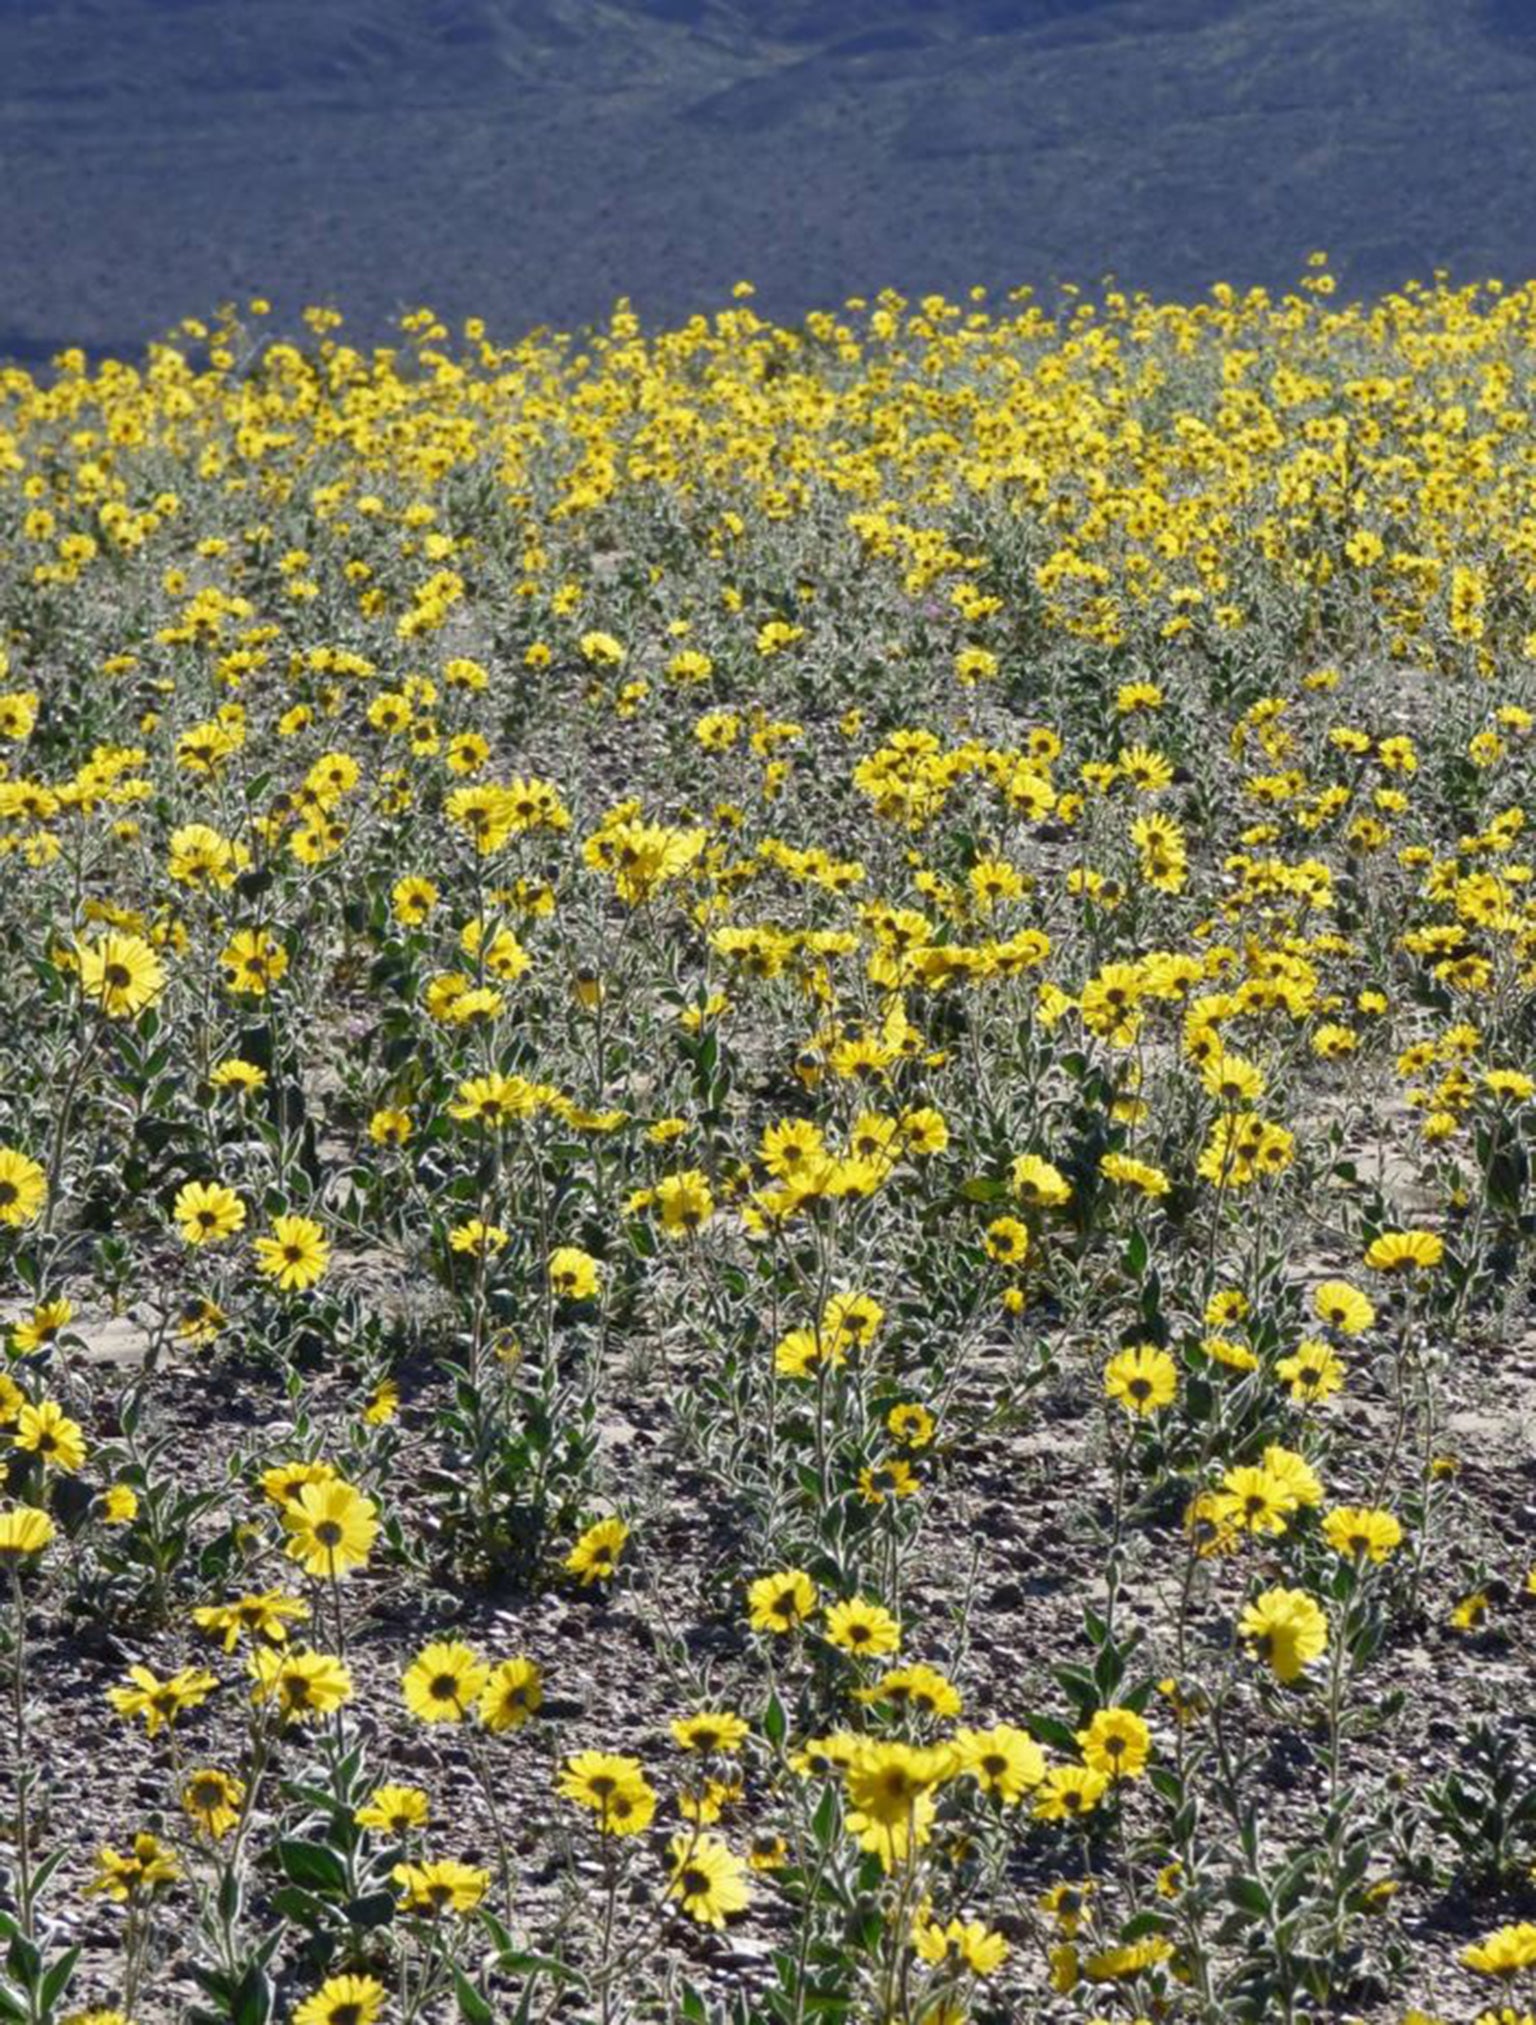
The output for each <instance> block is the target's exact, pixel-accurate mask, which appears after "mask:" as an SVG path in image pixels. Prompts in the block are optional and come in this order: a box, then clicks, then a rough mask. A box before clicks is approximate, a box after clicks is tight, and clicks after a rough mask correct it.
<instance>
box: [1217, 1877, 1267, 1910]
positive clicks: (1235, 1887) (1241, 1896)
mask: <svg viewBox="0 0 1536 2025" xmlns="http://www.w3.org/2000/svg"><path fill="white" fill-rule="evenodd" d="M1227 1897H1228V1898H1229V1899H1231V1901H1232V1903H1233V1904H1234V1905H1235V1906H1240V1907H1241V1908H1242V1910H1243V1911H1244V1912H1249V1913H1252V1914H1253V1915H1254V1916H1255V1918H1257V1919H1261V1920H1267V1919H1268V1918H1269V1916H1270V1913H1271V1911H1272V1910H1273V1907H1272V1906H1271V1903H1270V1897H1269V1893H1268V1892H1267V1891H1266V1890H1265V1889H1264V1887H1263V1885H1262V1884H1260V1882H1259V1880H1258V1879H1257V1878H1256V1877H1232V1878H1228V1880H1227Z"/></svg>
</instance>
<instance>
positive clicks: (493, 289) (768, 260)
mask: <svg viewBox="0 0 1536 2025" xmlns="http://www.w3.org/2000/svg"><path fill="white" fill-rule="evenodd" d="M1533 169H1536V5H1531V4H1529V0H259V4H253V0H0V188H3V190H4V192H5V201H4V203H3V204H0V287H3V291H4V293H3V298H0V356H4V355H6V354H9V355H11V356H19V357H23V358H36V357H41V356H46V354H47V353H48V351H49V350H51V349H52V348H54V347H55V346H57V345H59V344H62V343H64V342H83V343H87V344H90V345H93V346H100V345H104V344H107V345H115V346H127V345H133V344H137V343H139V342H142V341H143V340H144V339H145V338H146V337H149V336H152V335H154V334H156V333H157V332H159V331H161V330H163V329H164V328H165V327H167V326H168V325H169V324H170V323H171V322H173V321H174V320H175V319H176V318H177V317H179V316H181V315H183V314H185V313H187V312H188V311H193V310H201V309H206V308H211V307H212V306H213V304H214V303H215V302H216V301H218V300H220V299H221V298H224V297H226V296H230V295H236V294H240V293H249V292H251V291H252V290H255V289H258V288H259V289H262V290H264V291H265V292H267V293H269V294H271V295H272V296H274V298H275V299H276V300H277V302H278V303H279V306H280V308H282V309H284V310H286V311H287V312H289V313H290V314H291V313H292V312H293V311H294V310H296V309H297V308H298V307H299V306H300V305H301V304H302V303H304V302H308V301H315V300H328V301H335V302H337V303H340V304H341V305H343V306H345V307H346V309H347V310H348V312H349V322H350V324H351V325H352V327H353V328H354V329H356V330H357V331H358V332H359V333H360V334H363V335H373V334H376V333H377V332H378V330H379V329H380V328H381V326H382V324H383V321H384V319H385V318H387V317H388V316H389V315H391V314H392V313H394V312H396V311H397V310H399V309H401V308H403V307H408V306H411V305H413V304H415V303H418V302H421V301H428V302H430V303H431V304H432V305H433V306H434V307H435V308H437V309H438V310H439V311H440V312H443V313H446V314H450V315H453V316H462V315H465V314H469V313H479V314H482V315H484V316H486V317H487V318H488V319H489V320H490V322H491V324H492V326H493V328H495V329H497V330H498V331H500V332H504V333H508V334H510V333H512V332H515V331H516V330H519V329H521V328H523V327H526V326H528V325H532V324H538V323H553V324H557V325H568V324H572V323H576V322H581V321H585V320H587V319H589V318H592V317H595V316H601V315H602V314H603V313H604V312H605V310H606V309H607V308H608V307H609V306H610V305H611V303H612V301H613V300H614V298H615V297H616V296H617V295H619V294H621V293H627V294H629V295H631V296H632V297H633V298H634V299H635V301H636V304H637V306H638V307H639V308H640V309H641V311H642V312H643V313H644V314H645V315H647V316H648V317H656V318H660V317H672V316H676V315H679V314H681V313H686V312H687V311H689V310H692V309H694V308H697V307H699V306H701V305H709V304H712V303H715V302H718V301H719V300H720V299H721V298H722V297H723V295H724V293H725V291H726V290H727V289H728V288H729V286H730V284H731V283H732V282H733V281H734V280H736V279H737V278H738V277H740V276H742V275H749V276H751V277H752V278H753V279H754V280H755V281H756V282H757V283H758V285H759V290H760V298H761V306H763V307H764V308H765V309H766V310H767V311H768V312H770V313H774V314H780V315H793V314H796V313H798V312H799V311H801V310H803V309H805V308H807V307H809V306H811V305H813V304H829V303H836V302H838V301H840V300H841V299H842V298H843V297H845V296H846V295H848V294H849V293H850V292H854V291H866V290H873V289H876V288H878V287H880V286H882V285H885V284H887V283H890V284H893V285H896V286H899V287H902V288H905V289H909V290H917V291H921V290H927V289H942V290H945V291H947V292H951V293H954V292H957V291H960V290H962V289H964V288H967V287H969V286H971V285H972V284H974V283H976V282H986V283H988V284H990V285H992V286H994V287H998V288H1003V287H1008V286H1012V285H1015V284H1018V283H1020V282H1031V283H1033V284H1035V285H1036V286H1037V287H1042V288H1047V289H1048V288H1050V287H1051V286H1052V285H1053V284H1054V283H1055V282H1056V281H1058V280H1064V279H1071V280H1077V281H1080V282H1084V283H1087V284H1090V285H1091V284H1094V283H1096V282H1097V281H1098V280H1099V279H1100V278H1101V277H1102V275H1103V274H1104V273H1105V272H1106V271H1108V270H1113V271H1114V272H1115V273H1116V274H1117V275H1118V276H1119V277H1120V278H1121V279H1122V280H1123V281H1124V282H1126V283H1128V284H1132V285H1137V286H1147V287H1151V288H1154V289H1157V290H1159V291H1165V292H1181V293H1186V294H1187V293H1189V292H1191V291H1197V290H1203V289H1204V288H1205V287H1206V286H1207V285H1208V284H1209V283H1210V282H1211V281H1212V280H1213V279H1216V278H1218V277H1222V278H1226V279H1229V280H1232V281H1234V282H1238V283H1248V282H1264V283H1267V284H1269V285H1271V286H1275V285H1284V284H1286V283H1288V282H1289V281H1291V280H1292V279H1293V278H1294V276H1295V275H1296V273H1297V272H1298V270H1299V267H1300V263H1301V261H1302V259H1303V257H1304V255H1305V254H1306V252H1307V251H1308V250H1309V249H1310V248H1311V247H1313V246H1325V247H1327V248H1328V249H1329V250H1330V251H1331V252H1332V254H1333V255H1334V258H1335V263H1336V268H1337V271H1338V272H1339V273H1340V274H1341V275H1342V277H1343V279H1344V281H1345V284H1346V285H1347V286H1348V287H1349V288H1350V289H1351V290H1352V291H1367V290H1372V289H1376V288H1381V287H1389V286H1392V285H1394V284H1396V283H1398V282H1400V281H1402V280H1404V279H1405V278H1407V277H1409V276H1410V275H1418V276H1427V275H1428V272H1429V270H1430V269H1431V268H1432V267H1433V266H1434V265H1436V264H1450V265H1451V266H1452V267H1453V268H1454V270H1455V271H1456V272H1457V273H1458V274H1461V275H1465V276H1469V277H1470V276H1474V275H1478V274H1483V273H1497V274H1503V275H1506V276H1515V275H1520V276H1524V275H1526V274H1529V273H1532V272H1536V212H1533V210H1532V208H1531V206H1530V205H1529V204H1527V203H1526V202H1525V201H1524V200H1523V194H1522V193H1523V192H1525V191H1526V190H1527V189H1529V187H1530V185H1531V180H1532V171H1533Z"/></svg>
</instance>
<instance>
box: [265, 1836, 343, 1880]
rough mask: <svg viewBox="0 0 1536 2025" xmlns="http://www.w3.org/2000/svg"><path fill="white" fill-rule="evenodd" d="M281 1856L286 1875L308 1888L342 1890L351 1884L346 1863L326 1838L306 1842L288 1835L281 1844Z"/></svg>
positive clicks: (279, 1858)
mask: <svg viewBox="0 0 1536 2025" xmlns="http://www.w3.org/2000/svg"><path fill="white" fill-rule="evenodd" d="M277 1860H278V1862H279V1863H280V1864H281V1865H282V1867H283V1875H284V1876H285V1877H287V1878H289V1879H291V1880H292V1882H293V1883H294V1884H297V1885H302V1886H303V1887H304V1889H305V1890H306V1891H316V1892H340V1891H345V1890H346V1887H347V1871H346V1865H345V1864H344V1863H343V1862H342V1860H341V1858H340V1857H339V1856H338V1855H337V1854H336V1852H335V1850H334V1849H329V1848H327V1847H326V1845H325V1844H324V1843H323V1842H302V1841H299V1840H297V1839H295V1838H293V1837H286V1838H285V1839H284V1840H283V1841H281V1842H279V1843H278V1845H277Z"/></svg>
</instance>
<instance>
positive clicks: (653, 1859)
mask: <svg viewBox="0 0 1536 2025" xmlns="http://www.w3.org/2000/svg"><path fill="white" fill-rule="evenodd" d="M276 329H277V324H276V321H275V320H274V319H273V318H271V317H270V316H269V315H268V313H267V310H266V306H265V305H264V304H261V303H252V304H250V305H248V306H246V307H245V308H243V309H240V310H238V311H237V310H235V309H233V308H231V309H229V310H227V311H224V312H221V314H220V315H219V317H217V318H216V319H214V320H213V321H211V322H210V323H208V324H206V325H204V324H200V323H192V322H189V323H187V324H186V325H184V326H182V327H181V328H180V329H179V330H178V331H177V332H175V333H173V334H172V336H171V338H170V339H169V340H167V341H166V342H165V343H163V344H161V345H158V346H155V347H153V348H151V350H150V352H149V354H148V356H147V358H146V359H145V360H144V361H143V362H142V363H140V364H138V365H134V366H129V365H126V364H123V363H121V362H112V361H102V362H97V363H92V362H91V361H88V360H87V359H86V358H85V357H83V356H82V355H80V354H78V353H66V354H63V355H61V356H60V357H59V358H58V359H57V360H56V361H55V362H54V366H53V368H52V369H51V370H49V371H45V372H42V373H40V374H38V375H37V376H36V377H32V376H29V375H28V374H27V373H24V372H20V371H15V370H12V371H5V372H0V856H3V859H4V865H3V878H0V948H3V962H0V1274H3V1279H0V1342H3V1345H4V1350H5V1357H4V1364H3V1370H0V1440H3V1453H4V1461H5V1471H6V1484H5V1495H4V1500H3V1504H0V1563H3V1570H0V1628H3V1648H0V1736H3V1755H0V1872H3V1889H0V2025H4V2021H23V2025H44V2021H54V2020H60V2021H62V2020H65V2019H71V2018H79V2017H85V2018H88V2019H90V2020H93V2021H97V2025H108V2021H121V2020H124V2019H129V2020H134V2021H137V2025H162V2021H169V2020H177V2021H183V2020H184V2021H188V2025H193V2021H198V2025H203V2021H209V2025H212V2021H228V2025H268V2021H288V2020H290V2019H291V2020H295V2021H297V2025H375V2021H380V2025H412V2021H415V2025H428V2021H434V2025H435V2021H448V2020H462V2021H464V2025H539V2021H566V2020H569V2021H594V2025H619V2021H630V2020H634V2021H641V2020H657V2021H662V2020H664V2021H674V2020H677V2021H699V2025H757V2021H763V2025H827V2021H849V2025H856V2021H857V2025H959V2021H962V2020H968V2019H969V2020H976V2021H979V2025H989V2021H990V2025H1004V2021H1010V2020H1019V2019H1029V2018H1035V2017H1041V2018H1045V2019H1048V2020H1074V2019H1080V2020H1084V2021H1087V2020H1090V2019H1104V2020H1114V2021H1120V2025H1130V2021H1133V2020H1139V2019H1155V2020H1164V2019H1175V2020H1190V2021H1201V2025H1217V2021H1233V2025H1250V2021H1251V2025H1260V2021H1264V2025H1268V2021H1271V2020H1275V2019H1282V2020H1286V2021H1298V2020H1312V2019H1322V2018H1330V2019H1347V2018H1362V2019H1370V2020H1372V2021H1375V2020H1386V2021H1391V2025H1400V2021H1403V2020H1405V2019H1414V2018H1419V2019H1422V2018H1423V2017H1424V2016H1426V2015H1427V2016H1428V2017H1430V2018H1435V2019H1443V2020H1446V2021H1458V2025H1460V2021H1463V2020H1465V2021H1469V2025H1470V2021H1474V2020H1478V2019H1480V2018H1486V2019H1489V2020H1491V2021H1496V2025H1497V2021H1502V2025H1526V2021H1528V2020H1529V2017H1530V2012H1529V2010H1528V2009H1527V2007H1528V2006H1533V2005H1536V1883H1533V1881H1532V1865H1533V1862H1536V1749H1533V1715H1532V1708H1531V1660H1532V1656H1533V1649H1536V1572H1533V1564H1536V1529H1533V1514H1536V1453H1533V1440H1536V1312H1533V1311H1536V1298H1533V1249H1536V1248H1533V1242H1532V1241H1533V1234H1536V1188H1533V1182H1532V1162H1533V1148H1536V1079H1533V1072H1536V894H1533V890H1532V845H1533V832H1532V824H1533V820H1536V737H1533V728H1536V427H1533V418H1536V403H1533V398H1532V397H1533V393H1536V285H1532V286H1529V287H1524V288H1520V289H1515V288H1508V289H1506V288H1501V287H1500V286H1499V285H1498V284H1496V283H1490V284H1485V285H1481V286H1477V287H1467V288H1453V287H1452V286H1451V285H1450V284H1449V283H1448V282H1446V281H1444V280H1438V281H1437V282H1436V283H1435V285H1434V286H1433V287H1421V286H1419V285H1416V284H1415V285H1411V286H1409V287H1408V288H1406V289H1405V290H1404V291H1403V292H1401V293H1399V294H1396V295H1392V296H1389V297H1387V298H1385V299H1384V300H1382V301H1380V302H1373V303H1367V304H1363V305H1355V306H1351V307H1348V308H1343V307H1339V306H1337V305H1336V300H1335V297H1334V293H1333V284H1332V280H1331V277H1330V276H1329V274H1328V273H1327V270H1326V268H1325V266H1324V265H1323V264H1322V263H1321V262H1320V261H1314V262H1313V263H1312V264H1311V265H1310V266H1309V268H1308V270H1307V273H1306V275H1305V277H1304V279H1303V280H1302V281H1301V282H1300V284H1299V285H1298V287H1297V289H1296V290H1295V291H1294V292H1293V293H1291V294H1287V295H1285V296H1283V297H1273V298H1272V297H1269V296H1266V295H1264V294H1263V293H1253V294H1250V295H1246V296H1240V295H1237V294H1235V293H1234V292H1233V291H1231V290H1230V289H1226V288H1220V287H1218V288H1217V289H1215V290H1213V292H1212V294H1211V295H1210V297H1209V298H1208V299H1207V300H1205V301H1204V302H1202V303H1199V304H1195V305H1188V306H1181V305H1176V304H1162V303H1154V302H1152V301H1149V300H1147V299H1145V298H1142V297H1135V298H1131V297H1126V296H1121V295H1117V294H1114V293H1110V294H1107V295H1106V296H1104V297H1103V298H1102V299H1100V300H1097V301H1093V302H1090V301H1088V300H1087V299H1085V298H1082V297H1077V296H1074V295H1072V294H1071V293H1068V294H1066V295H1064V296H1063V297H1062V298H1061V299H1059V300H1058V301H1056V302H1055V303H1054V304H1052V305H1045V304H1043V303H1041V302H1037V301H1036V300H1035V299H1033V298H1032V297H1031V296H1030V295H1029V294H1028V292H1021V293H1019V294H1016V295H1014V296H1011V297H1008V298H1006V299H999V300H997V301H995V302H989V301H988V300H987V299H986V298H985V296H984V295H983V293H982V292H981V291H977V292H976V294H975V295H974V296H973V297H972V298H971V299H969V300H967V301H961V302H957V303H951V302H948V301H944V300H941V299H938V298H929V299H924V300H922V301H920V302H913V301H907V300H903V299H902V298H900V297H898V296H894V295H890V294H887V295H884V296H881V297H879V298H876V299H873V300H871V301H869V302H864V301H851V302H849V303H848V304H846V305H845V306H844V308H843V309H842V310H840V311H838V312H837V313H827V314H815V315H811V316H809V317H807V318H806V319H805V321H804V322H803V324H801V325H799V326H798V327H796V328H793V329H786V328H778V327H775V326H774V325H772V324H770V323H768V322H766V321H764V320H763V319H761V318H760V317H759V315H758V314H757V313H756V312H755V311H754V309H753V307H752V300H751V292H750V290H748V289H747V288H746V287H745V285H743V286H742V287H741V288H740V289H738V290H737V292H736V296H735V298H734V300H733V301H732V302H731V304H730V305H729V306H728V307H726V308H724V309H721V310H719V311H718V312H713V313H711V314H708V315H700V316H698V317H695V318H694V319H693V320H692V321H691V322H689V323H688V324H686V325H685V326H683V327H681V328H678V329H674V330H666V331H660V332H648V331H645V330H642V329H641V328H640V326H639V324H638V322H637V320H636V319H635V317H634V316H633V315H632V313H631V312H630V311H629V309H628V308H627V306H626V305H623V304H621V305H620V306H619V308H618V310H617V311H616V312H615V314H614V315H613V317H612V319H611V321H610V323H609V324H608V325H607V326H606V327H605V328H603V329H601V330H597V331H587V332H583V333H581V334H579V335H556V334H552V333H548V332H540V333H535V334H534V335H532V336H530V337H528V338H526V339H523V340H522V341H519V342H512V343H503V342H501V341H499V340H498V339H497V338H495V337H493V336H491V335H488V334H487V333H486V331H485V330H484V329H483V328H482V327H481V326H480V325H478V324H476V323H473V322H472V323H470V324H468V325H467V326H465V327H464V328H463V329H462V330H458V331H450V330H448V329H446V328H445V327H444V326H443V324H441V323H440V322H438V321H437V320H436V319H435V318H434V316H433V315H432V313H431V312H430V311H426V310H423V311H420V312H417V313H413V314H411V315H408V316H406V317H405V318H403V320H402V322H401V326H400V329H399V332H398V337H397V341H396V342H395V343H394V344H393V345H391V346H389V347H386V348H372V347H366V348H358V347H354V346H353V345H352V344H350V343H349V342H348V339H347V335H346V327H345V325H344V324H343V323H342V321H341V318H340V316H339V315H338V314H337V313H335V312H334V311H331V310H326V309H312V310H309V311H307V312H305V314H304V316H303V318H302V319H295V321H294V323H293V325H292V327H291V331H290V332H289V334H288V335H286V336H269V335H267V334H266V333H267V332H268V331H269V330H276Z"/></svg>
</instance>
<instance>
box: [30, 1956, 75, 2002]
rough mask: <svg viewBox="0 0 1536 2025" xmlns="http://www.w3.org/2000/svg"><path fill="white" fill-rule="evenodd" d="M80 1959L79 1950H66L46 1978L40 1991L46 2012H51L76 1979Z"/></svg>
mask: <svg viewBox="0 0 1536 2025" xmlns="http://www.w3.org/2000/svg"><path fill="white" fill-rule="evenodd" d="M79 1959H80V1950H79V1949H78V1948H66V1949H65V1950H64V1952H63V1954H62V1955H60V1957H59V1959H58V1960H57V1961H56V1962H55V1963H54V1965H53V1967H52V1968H51V1969H50V1970H49V1971H48V1973H47V1975H46V1976H44V1978H43V1981H42V1987H41V1988H40V1990H39V1991H38V1995H39V1997H40V1998H41V1999H42V2007H43V2010H44V2011H45V2012H47V2011H51V2010H52V2009H53V2007H54V2005H55V2004H57V2003H58V2001H59V1999H60V1998H61V1997H62V1996H63V1994H64V1992H65V1991H66V1990H67V1989H68V1988H69V1986H70V1984H71V1983H72V1982H73V1981H74V1977H75V1964H76V1962H78V1961H79Z"/></svg>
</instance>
